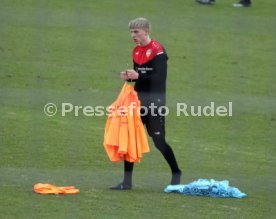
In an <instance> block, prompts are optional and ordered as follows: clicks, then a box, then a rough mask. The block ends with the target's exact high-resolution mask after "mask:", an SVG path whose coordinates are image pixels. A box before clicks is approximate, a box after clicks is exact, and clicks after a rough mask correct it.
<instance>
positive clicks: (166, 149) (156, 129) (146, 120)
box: [124, 115, 180, 183]
mask: <svg viewBox="0 0 276 219" xmlns="http://www.w3.org/2000/svg"><path fill="white" fill-rule="evenodd" d="M141 119H142V122H143V124H144V125H145V126H146V128H147V131H148V134H149V136H150V137H151V138H152V140H153V142H154V145H155V147H156V148H157V149H158V150H159V151H160V152H161V153H162V155H163V157H164V158H165V160H166V161H167V163H168V164H169V166H170V168H171V172H172V173H178V172H180V169H179V168H178V164H177V161H176V159H175V156H174V153H173V150H172V148H171V147H170V145H169V144H168V143H167V142H166V140H165V117H164V116H161V115H156V116H152V115H145V116H141ZM133 166H134V163H131V162H128V161H125V163H124V170H125V181H127V182H128V183H131V174H132V171H133Z"/></svg>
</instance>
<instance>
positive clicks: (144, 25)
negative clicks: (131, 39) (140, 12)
mask: <svg viewBox="0 0 276 219" xmlns="http://www.w3.org/2000/svg"><path fill="white" fill-rule="evenodd" d="M128 27H129V29H135V28H138V29H143V30H147V31H148V32H149V31H150V28H151V26H150V22H149V21H148V20H147V19H146V18H142V17H140V18H135V19H134V20H131V21H130V22H129V24H128Z"/></svg>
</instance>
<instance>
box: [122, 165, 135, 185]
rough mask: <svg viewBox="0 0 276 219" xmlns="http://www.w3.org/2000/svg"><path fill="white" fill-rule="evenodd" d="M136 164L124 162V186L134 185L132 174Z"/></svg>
mask: <svg viewBox="0 0 276 219" xmlns="http://www.w3.org/2000/svg"><path fill="white" fill-rule="evenodd" d="M133 166H134V163H131V162H128V161H126V160H125V161H124V180H123V184H124V185H128V186H131V185H132V172H133Z"/></svg>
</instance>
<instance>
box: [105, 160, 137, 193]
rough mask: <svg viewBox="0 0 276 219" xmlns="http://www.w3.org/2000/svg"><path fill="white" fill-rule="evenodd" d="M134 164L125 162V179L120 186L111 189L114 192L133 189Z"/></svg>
mask: <svg viewBox="0 0 276 219" xmlns="http://www.w3.org/2000/svg"><path fill="white" fill-rule="evenodd" d="M133 166H134V163H131V162H128V161H126V160H125V161H124V179H123V182H121V183H120V184H118V185H116V186H113V187H110V189H113V190H128V189H131V188H132V172H133Z"/></svg>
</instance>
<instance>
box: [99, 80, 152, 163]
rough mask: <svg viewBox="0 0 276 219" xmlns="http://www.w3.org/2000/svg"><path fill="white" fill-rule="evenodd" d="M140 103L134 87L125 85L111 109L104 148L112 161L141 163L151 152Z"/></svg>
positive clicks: (106, 126)
mask: <svg viewBox="0 0 276 219" xmlns="http://www.w3.org/2000/svg"><path fill="white" fill-rule="evenodd" d="M139 113H140V101H139V99H138V96H137V93H136V91H135V90H134V88H133V86H131V85H129V84H128V83H125V84H124V86H123V88H122V90H121V92H120V94H119V96H118V98H117V100H116V101H115V102H114V103H113V104H112V105H111V106H110V107H109V115H108V118H107V121H106V125H105V133H104V147H105V150H106V152H107V154H108V157H109V159H110V160H111V161H114V162H118V161H121V160H126V161H129V162H140V160H141V157H142V154H143V153H146V152H149V145H148V139H147V135H146V132H145V128H144V125H143V123H142V120H141V118H140V114H139Z"/></svg>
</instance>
